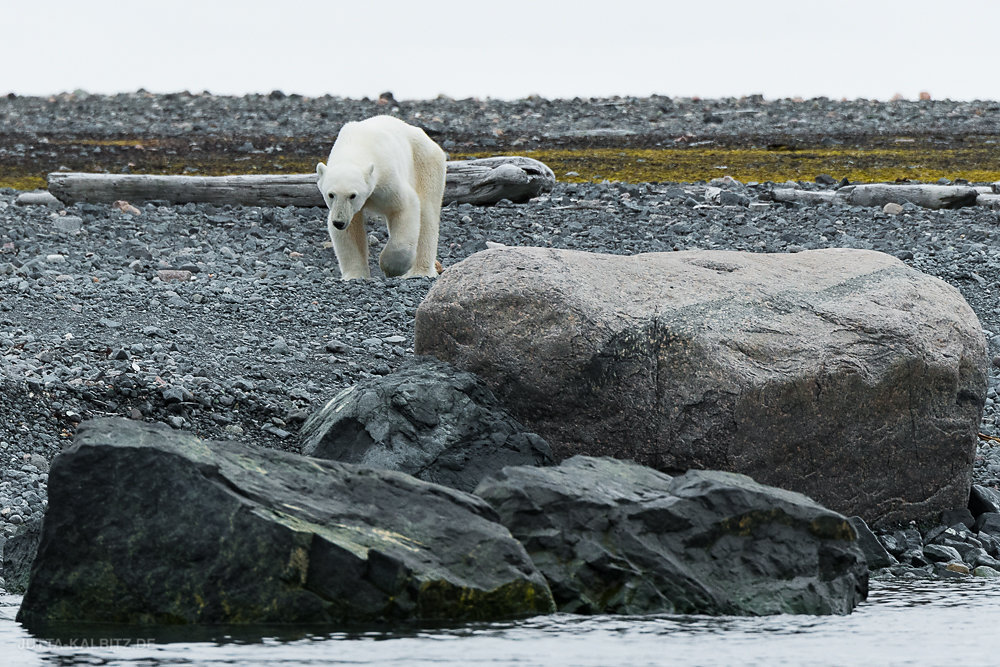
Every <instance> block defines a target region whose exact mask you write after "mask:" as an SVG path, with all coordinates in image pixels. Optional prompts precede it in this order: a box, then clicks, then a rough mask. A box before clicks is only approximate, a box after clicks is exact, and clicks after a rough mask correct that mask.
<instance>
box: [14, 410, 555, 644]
mask: <svg viewBox="0 0 1000 667" xmlns="http://www.w3.org/2000/svg"><path fill="white" fill-rule="evenodd" d="M496 519H497V516H496V514H495V512H494V511H493V510H492V509H491V508H490V507H489V505H487V504H486V503H484V502H483V501H482V500H480V499H479V498H477V497H475V496H472V495H469V494H465V493H461V492H458V491H455V490H452V489H449V488H446V487H442V486H437V485H433V484H428V483H425V482H421V481H419V480H416V479H414V478H412V477H409V476H407V475H404V474H401V473H397V472H389V471H381V470H374V469H370V468H363V467H360V466H354V465H349V464H345V463H338V462H333V461H323V460H318V459H313V458H308V457H303V456H298V455H295V454H289V453H286V452H279V451H273V450H266V449H256V448H251V447H245V446H241V445H238V444H235V443H228V442H209V441H203V440H200V439H198V438H195V437H193V436H191V435H187V434H183V433H178V432H175V431H172V430H170V429H168V428H165V427H161V426H157V425H149V424H143V423H139V422H134V421H128V420H119V419H102V420H96V421H92V422H87V423H85V424H83V425H82V426H81V427H80V430H79V433H78V434H77V437H76V440H75V441H74V443H73V445H72V446H71V447H70V448H69V449H68V450H66V451H65V452H63V453H62V454H60V455H59V456H58V457H57V458H56V459H55V461H54V463H53V466H52V470H51V473H50V478H49V508H48V511H47V513H46V518H45V522H44V528H43V532H42V538H41V543H40V544H39V547H38V555H37V557H36V559H35V563H34V565H33V567H32V572H31V580H30V583H29V585H28V590H27V593H26V594H25V596H24V601H23V604H22V606H21V610H20V612H19V614H18V620H20V621H22V622H24V623H26V624H27V625H28V626H29V627H35V626H41V625H44V624H45V623H47V622H58V621H90V622H110V623H139V624H143V623H163V624H186V623H198V624H208V623H328V624H334V625H349V624H357V623H366V622H395V621H413V620H416V621H429V620H448V621H452V620H491V619H500V618H510V617H517V616H525V615H532V614H537V613H543V612H548V611H551V609H552V598H551V595H550V594H549V591H548V588H547V587H546V584H545V581H544V579H543V578H542V577H541V575H540V574H539V573H538V571H537V570H536V569H535V568H534V566H533V565H532V563H531V561H530V559H529V558H528V556H527V555H526V553H525V551H524V549H523V547H522V546H521V545H520V544H519V543H518V542H517V541H515V540H514V539H512V538H511V536H510V533H509V532H508V531H507V529H505V528H504V527H503V526H501V525H500V524H499V523H497V522H496Z"/></svg>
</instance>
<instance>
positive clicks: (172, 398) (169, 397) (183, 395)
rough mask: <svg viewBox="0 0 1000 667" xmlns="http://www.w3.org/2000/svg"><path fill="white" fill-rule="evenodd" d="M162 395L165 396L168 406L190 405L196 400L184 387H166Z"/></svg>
mask: <svg viewBox="0 0 1000 667" xmlns="http://www.w3.org/2000/svg"><path fill="white" fill-rule="evenodd" d="M160 394H161V395H162V396H163V402H164V403H167V404H170V403H190V402H191V401H193V400H194V395H193V394H192V393H191V392H190V391H188V390H187V389H185V388H184V387H176V386H173V387H164V388H163V389H162V390H161V391H160Z"/></svg>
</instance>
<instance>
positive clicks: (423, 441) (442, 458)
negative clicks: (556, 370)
mask: <svg viewBox="0 0 1000 667" xmlns="http://www.w3.org/2000/svg"><path fill="white" fill-rule="evenodd" d="M299 434H300V437H301V438H302V443H303V444H302V453H303V454H306V455H308V456H316V457H319V458H324V459H333V460H335V461H345V462H347V463H359V464H362V465H369V466H373V467H375V468H384V469H386V470H398V471H400V472H405V473H407V474H409V475H413V476H414V477H417V478H418V479H422V480H424V481H427V482H433V483H435V484H443V485H445V486H450V487H452V488H453V489H459V490H461V491H469V492H471V491H472V490H473V489H475V488H476V485H477V484H479V482H480V481H481V480H482V479H483V478H484V477H486V476H487V475H489V474H491V473H494V472H499V471H500V470H501V469H502V468H503V467H504V466H515V465H547V464H551V463H552V462H553V461H552V452H551V450H550V448H549V445H548V443H547V442H545V440H543V439H542V438H541V436H538V435H536V434H534V433H530V432H528V430H527V429H525V428H524V427H523V426H521V424H520V423H518V421H517V420H516V419H514V418H513V417H512V416H511V415H510V413H508V412H507V410H506V409H504V407H503V406H502V405H501V404H500V402H499V401H497V399H496V397H495V396H494V395H493V392H491V391H490V390H489V389H488V388H487V387H486V385H485V384H483V382H482V381H481V380H480V379H479V378H477V377H476V376H475V375H473V374H472V373H469V372H468V371H460V370H458V369H456V368H455V367H453V366H452V365H451V364H448V363H445V362H443V361H439V360H437V359H435V358H433V357H421V358H418V359H414V360H410V361H408V362H406V363H404V364H403V365H402V366H401V367H400V368H399V369H398V370H396V371H395V372H394V373H390V374H389V375H385V376H382V377H374V378H371V379H368V380H365V381H363V382H361V383H359V384H357V385H355V386H353V387H349V388H347V389H345V390H344V391H342V392H340V393H339V394H337V395H336V396H335V397H334V398H332V399H331V400H330V401H328V402H327V403H326V405H324V406H323V407H322V408H321V409H320V410H318V411H317V412H315V413H314V414H313V415H312V416H311V417H310V418H309V419H308V420H306V423H305V424H304V425H303V426H302V430H301V431H300V432H299Z"/></svg>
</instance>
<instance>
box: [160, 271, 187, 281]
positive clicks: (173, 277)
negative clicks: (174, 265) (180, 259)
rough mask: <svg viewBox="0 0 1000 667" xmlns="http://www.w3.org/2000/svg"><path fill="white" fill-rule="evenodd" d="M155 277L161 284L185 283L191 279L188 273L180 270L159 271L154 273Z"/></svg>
mask: <svg viewBox="0 0 1000 667" xmlns="http://www.w3.org/2000/svg"><path fill="white" fill-rule="evenodd" d="M156 275H157V277H158V278H159V279H160V280H162V281H163V282H170V281H174V282H185V281H188V280H191V278H192V275H191V272H190V271H183V270H180V269H160V270H159V271H157V272H156Z"/></svg>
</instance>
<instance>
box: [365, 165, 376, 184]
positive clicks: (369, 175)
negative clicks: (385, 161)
mask: <svg viewBox="0 0 1000 667" xmlns="http://www.w3.org/2000/svg"><path fill="white" fill-rule="evenodd" d="M374 175H375V163H374V162H372V163H371V164H370V165H368V172H367V174H366V178H367V179H368V180H369V181H370V180H371V178H372V176H374Z"/></svg>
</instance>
